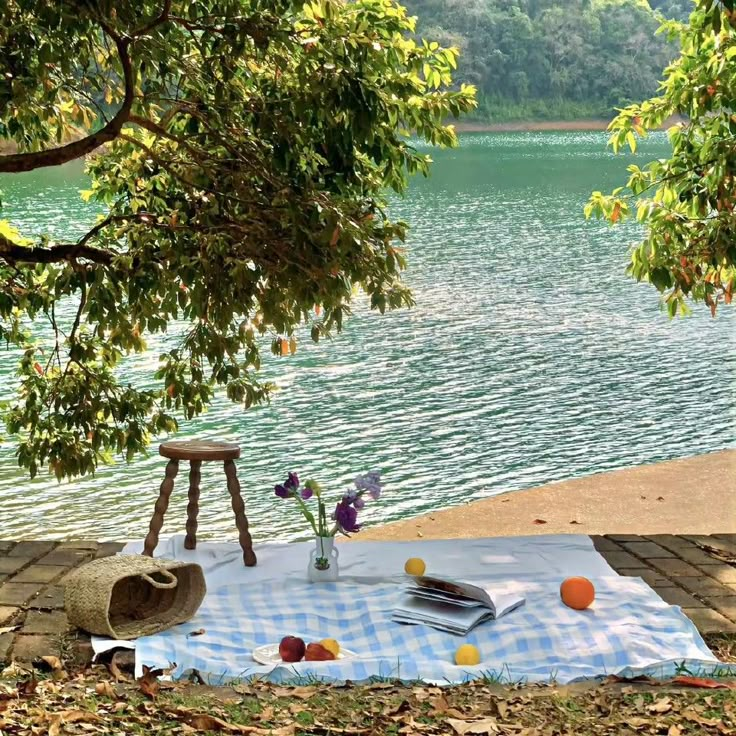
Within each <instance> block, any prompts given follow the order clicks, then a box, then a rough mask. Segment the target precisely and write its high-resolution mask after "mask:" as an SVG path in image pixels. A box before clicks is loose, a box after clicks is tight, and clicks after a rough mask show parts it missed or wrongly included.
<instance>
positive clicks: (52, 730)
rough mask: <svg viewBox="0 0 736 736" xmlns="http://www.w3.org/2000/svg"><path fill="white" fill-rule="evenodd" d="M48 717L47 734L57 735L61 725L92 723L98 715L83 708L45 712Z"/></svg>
mask: <svg viewBox="0 0 736 736" xmlns="http://www.w3.org/2000/svg"><path fill="white" fill-rule="evenodd" d="M47 715H49V716H50V718H49V730H48V736H59V734H60V733H61V727H62V725H65V724H67V723H78V722H83V723H94V722H96V721H99V720H100V717H99V716H97V715H95V714H94V713H90V712H89V711H85V710H64V711H61V713H54V714H47Z"/></svg>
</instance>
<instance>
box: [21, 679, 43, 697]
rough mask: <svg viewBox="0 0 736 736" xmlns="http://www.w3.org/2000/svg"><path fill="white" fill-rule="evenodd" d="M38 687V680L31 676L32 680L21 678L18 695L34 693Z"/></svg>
mask: <svg viewBox="0 0 736 736" xmlns="http://www.w3.org/2000/svg"><path fill="white" fill-rule="evenodd" d="M37 687H38V680H37V679H36V678H35V677H34V676H31V678H30V680H20V681H19V682H18V695H20V696H23V695H33V693H35V692H36V688H37Z"/></svg>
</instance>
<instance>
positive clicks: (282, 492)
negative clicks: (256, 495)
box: [273, 485, 291, 498]
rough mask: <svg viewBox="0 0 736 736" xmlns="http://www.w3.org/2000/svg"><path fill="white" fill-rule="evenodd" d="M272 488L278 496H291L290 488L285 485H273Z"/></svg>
mask: <svg viewBox="0 0 736 736" xmlns="http://www.w3.org/2000/svg"><path fill="white" fill-rule="evenodd" d="M273 490H274V493H275V494H276V495H277V496H278V497H279V498H289V496H291V490H289V489H288V488H286V486H285V485H283V486H281V485H279V486H274V488H273Z"/></svg>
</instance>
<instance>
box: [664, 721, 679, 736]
mask: <svg viewBox="0 0 736 736" xmlns="http://www.w3.org/2000/svg"><path fill="white" fill-rule="evenodd" d="M667 736H682V729H681V728H680V727H679V726H676V725H675V724H674V723H673V724H672V725H671V726H670V730H669V731H667Z"/></svg>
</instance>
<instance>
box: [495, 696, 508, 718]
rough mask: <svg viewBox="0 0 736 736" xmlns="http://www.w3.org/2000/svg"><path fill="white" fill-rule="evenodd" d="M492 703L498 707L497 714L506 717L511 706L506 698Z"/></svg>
mask: <svg viewBox="0 0 736 736" xmlns="http://www.w3.org/2000/svg"><path fill="white" fill-rule="evenodd" d="M492 705H493V707H494V708H495V709H496V715H498V717H499V718H506V715H507V714H508V712H509V706H508V704H507V703H506V701H505V700H494V701H493V702H492Z"/></svg>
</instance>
